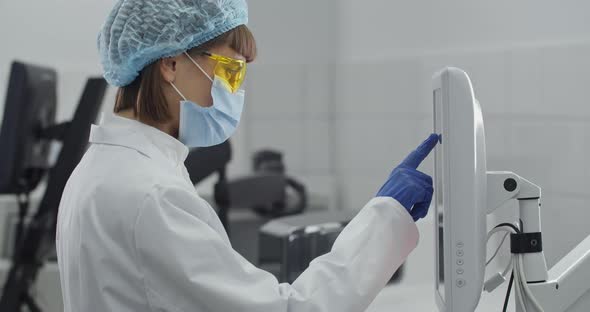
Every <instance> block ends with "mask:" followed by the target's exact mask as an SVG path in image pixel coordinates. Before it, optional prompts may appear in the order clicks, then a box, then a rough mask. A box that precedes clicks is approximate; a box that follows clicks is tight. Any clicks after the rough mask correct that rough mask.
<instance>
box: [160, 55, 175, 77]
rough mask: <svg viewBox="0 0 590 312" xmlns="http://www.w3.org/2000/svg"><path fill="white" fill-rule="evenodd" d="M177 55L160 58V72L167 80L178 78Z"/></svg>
mask: <svg viewBox="0 0 590 312" xmlns="http://www.w3.org/2000/svg"><path fill="white" fill-rule="evenodd" d="M176 64H177V61H176V57H166V58H163V59H161V60H160V73H161V74H162V77H163V78H164V80H165V81H166V82H174V80H176V73H177V71H176V69H177V68H176Z"/></svg>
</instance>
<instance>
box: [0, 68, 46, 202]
mask: <svg viewBox="0 0 590 312" xmlns="http://www.w3.org/2000/svg"><path fill="white" fill-rule="evenodd" d="M56 94H57V74H56V72H55V71H54V70H53V69H50V68H45V67H40V66H35V65H30V64H24V63H20V62H13V63H12V67H11V71H10V79H9V82H8V90H7V93H6V104H5V107H4V118H3V121H2V128H1V130H0V150H2V153H0V194H16V193H25V192H29V191H31V190H33V189H34V188H35V187H36V186H37V184H38V183H39V182H40V180H41V178H42V175H43V173H44V172H45V171H46V169H47V167H48V166H49V164H48V157H49V150H50V142H49V141H48V140H43V139H41V138H40V137H39V134H40V132H41V131H42V130H43V129H44V128H45V127H48V126H51V125H52V124H54V123H55V112H56V105H57V95H56Z"/></svg>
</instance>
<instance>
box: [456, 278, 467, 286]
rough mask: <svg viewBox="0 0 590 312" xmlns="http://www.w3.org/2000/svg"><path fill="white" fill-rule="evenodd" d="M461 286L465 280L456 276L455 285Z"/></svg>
mask: <svg viewBox="0 0 590 312" xmlns="http://www.w3.org/2000/svg"><path fill="white" fill-rule="evenodd" d="M463 286H465V280H464V279H462V278H458V279H457V287H459V288H461V287H463Z"/></svg>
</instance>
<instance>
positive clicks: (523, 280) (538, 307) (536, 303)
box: [517, 254, 544, 312]
mask: <svg viewBox="0 0 590 312" xmlns="http://www.w3.org/2000/svg"><path fill="white" fill-rule="evenodd" d="M517 257H518V259H517V260H518V271H519V275H520V277H519V279H520V283H521V285H522V288H523V290H524V293H525V295H526V296H527V297H528V298H527V299H528V301H529V302H531V303H532V304H533V306H534V307H535V309H536V310H537V311H540V312H544V310H543V307H541V304H539V301H537V298H535V296H534V295H533V293H532V292H531V289H530V288H529V285H528V283H527V281H526V276H525V274H524V260H523V259H524V255H522V254H520V255H518V256H517Z"/></svg>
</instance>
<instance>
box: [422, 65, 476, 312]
mask: <svg viewBox="0 0 590 312" xmlns="http://www.w3.org/2000/svg"><path fill="white" fill-rule="evenodd" d="M432 99H433V100H432V103H433V104H432V105H433V126H434V127H433V128H434V132H435V133H437V134H439V135H440V138H441V139H440V144H439V145H437V147H436V148H435V150H434V185H435V194H434V206H435V207H434V208H435V216H436V217H435V231H434V233H435V242H436V243H435V246H434V249H435V261H434V264H435V278H434V286H435V298H436V302H437V306H438V308H439V310H440V311H452V312H466V311H470V312H471V311H474V309H475V308H476V307H477V304H478V302H479V298H480V296H481V291H482V289H483V278H484V271H485V237H486V219H485V216H486V192H487V187H486V181H487V180H486V179H487V176H486V159H485V157H486V154H485V137H484V131H483V119H482V113H481V109H480V106H479V102H478V101H477V100H476V98H475V93H474V91H473V87H472V85H471V81H470V79H469V76H468V75H467V73H465V72H464V71H463V70H461V69H458V68H453V67H449V68H445V69H443V70H442V71H440V72H438V73H437V74H435V75H434V77H433V87H432Z"/></svg>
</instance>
